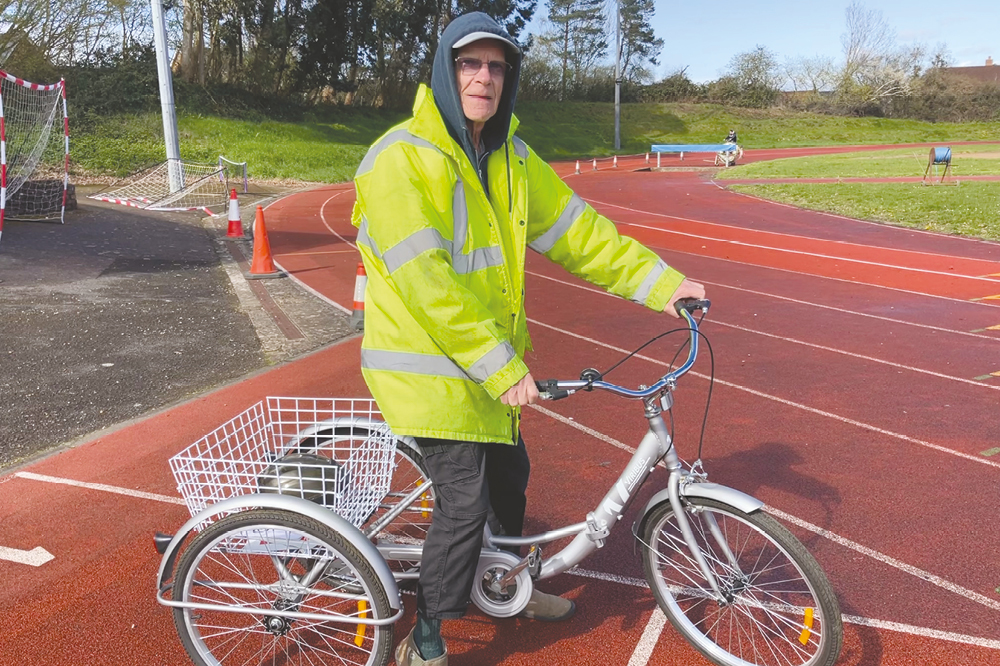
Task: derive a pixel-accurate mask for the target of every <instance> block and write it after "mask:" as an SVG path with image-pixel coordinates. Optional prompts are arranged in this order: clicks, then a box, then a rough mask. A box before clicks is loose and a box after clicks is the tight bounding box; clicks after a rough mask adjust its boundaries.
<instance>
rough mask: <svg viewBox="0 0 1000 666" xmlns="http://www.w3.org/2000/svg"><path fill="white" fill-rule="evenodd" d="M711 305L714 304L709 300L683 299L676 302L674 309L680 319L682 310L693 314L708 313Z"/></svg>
mask: <svg viewBox="0 0 1000 666" xmlns="http://www.w3.org/2000/svg"><path fill="white" fill-rule="evenodd" d="M711 305H712V302H711V301H710V300H708V299H707V298H682V299H680V300H678V301H675V302H674V309H675V310H676V311H677V316H678V317H679V316H680V314H681V311H682V310H687V311H688V312H689V313H692V314H693V313H694V311H695V310H703V311H705V312H708V308H709V307H711Z"/></svg>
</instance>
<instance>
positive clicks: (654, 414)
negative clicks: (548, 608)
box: [366, 313, 764, 604]
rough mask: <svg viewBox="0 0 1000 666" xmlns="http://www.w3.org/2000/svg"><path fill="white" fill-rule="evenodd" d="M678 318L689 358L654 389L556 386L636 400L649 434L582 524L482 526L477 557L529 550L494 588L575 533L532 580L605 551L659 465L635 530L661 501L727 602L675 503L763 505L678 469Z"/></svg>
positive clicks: (714, 528)
mask: <svg viewBox="0 0 1000 666" xmlns="http://www.w3.org/2000/svg"><path fill="white" fill-rule="evenodd" d="M684 316H685V319H687V321H688V324H689V325H690V326H691V329H690V330H691V331H692V335H691V350H690V352H689V355H688V359H687V361H685V363H684V364H683V365H682V366H681V367H680V368H678V369H677V370H675V371H673V372H671V373H669V374H668V375H666V376H665V377H663V378H661V379H660V381H658V382H657V383H656V384H654V385H653V386H650V387H648V388H646V387H643V388H642V389H640V390H638V391H633V390H629V389H625V388H623V387H620V386H616V385H614V384H609V383H607V382H603V381H588V380H578V381H566V382H563V381H560V382H558V389H560V390H565V391H569V392H570V393H572V392H575V391H578V390H581V389H582V390H593V389H595V388H597V389H604V390H607V391H610V392H612V393H616V394H618V395H621V396H624V397H629V398H641V399H642V400H643V404H644V406H645V417H646V419H647V420H648V421H649V431H648V432H647V433H646V435H645V436H644V437H643V438H642V441H641V442H639V446H638V447H637V448H636V450H635V453H634V454H633V455H632V458H631V459H630V460H629V462H628V464H627V465H626V466H625V469H624V471H623V472H622V473H621V475H620V476H619V477H618V480H617V481H616V482H615V483H614V485H612V487H611V489H610V490H609V491H608V492H607V494H606V495H605V496H604V498H603V499H602V500H601V502H600V503H599V504H598V505H597V507H596V508H595V509H594V510H593V511H591V512H590V513H588V514H587V519H586V520H585V521H584V522H581V523H576V524H574V525H568V526H566V527H562V528H559V529H556V530H550V531H548V532H543V533H542V534H536V535H531V536H520V537H509V536H498V535H493V534H492V533H491V532H490V529H489V526H488V525H487V527H486V529H485V535H484V539H483V546H484V548H483V552H484V553H485V552H491V551H496V550H498V549H499V548H500V547H501V546H532V551H531V553H530V554H529V555H528V557H525V558H524V559H522V560H521V562H519V563H518V565H517V566H515V567H514V568H513V569H512V570H511V571H510V572H508V574H507V575H506V576H504V579H503V580H502V581H501V582H500V585H501V586H503V585H506V583H507V582H509V580H511V579H513V578H514V576H516V575H517V574H518V573H520V572H521V571H522V570H523V569H524V568H525V567H527V566H531V562H530V560H531V558H532V557H533V556H534V553H535V552H536V551H535V548H534V547H535V546H538V545H540V544H543V543H549V542H552V541H557V540H559V539H563V538H566V537H569V536H573V535H575V538H574V539H573V540H572V541H571V542H570V543H569V544H567V545H566V546H565V547H564V548H562V549H561V550H560V551H559V552H558V553H556V554H555V555H553V556H551V557H547V558H545V559H543V560H542V561H541V562H540V563H537V564H535V570H534V572H533V573H532V578H534V579H539V580H540V579H545V578H551V577H552V576H555V575H558V574H560V573H562V572H564V571H566V570H567V569H569V568H571V567H574V566H576V565H577V564H579V563H580V562H582V561H583V560H584V559H585V558H586V557H587V556H588V555H590V554H591V553H592V552H594V551H595V550H596V549H598V548H600V547H602V546H603V545H604V539H606V538H607V536H608V534H609V533H610V531H611V529H612V528H613V527H614V526H615V524H616V523H618V521H620V520H621V518H622V516H623V515H624V512H625V509H626V508H627V507H628V505H629V503H630V501H631V500H632V499H633V498H634V497H635V494H636V491H637V490H638V488H639V486H641V485H642V484H643V482H644V481H645V480H646V479H647V478H648V477H649V475H650V473H652V471H653V470H654V469H655V468H656V465H657V464H659V463H660V461H661V460H662V462H663V464H664V465H665V467H666V468H667V470H668V471H669V472H670V476H669V478H668V480H667V487H666V488H665V489H663V490H661V491H660V492H658V493H656V494H655V495H654V496H653V497H652V498H651V499H650V501H649V502H648V503H647V504H646V507H645V508H644V510H643V511H642V512H641V513H640V517H639V519H638V521H637V524H641V523H642V521H643V519H644V517H645V515H646V514H648V513H649V512H650V511H651V510H652V509H653V508H654V507H656V506H658V505H660V504H662V503H663V502H669V503H670V506H671V508H672V509H673V513H674V516H675V518H676V520H677V525H678V527H679V528H680V530H681V534H682V536H683V538H684V541H685V543H686V544H687V546H688V549H689V550H690V552H691V556H692V557H693V558H694V561H695V563H696V564H697V565H698V568H699V570H700V571H701V573H702V575H703V576H704V577H705V580H706V582H707V583H708V585H709V587H710V588H711V589H712V591H713V592H714V594H715V597H716V599H717V600H718V601H719V603H722V604H725V603H727V602H726V599H725V597H724V595H723V594H722V592H721V591H720V589H719V585H718V581H717V580H716V577H715V575H714V574H713V572H712V569H711V568H710V567H709V565H708V562H707V561H706V560H705V556H704V554H703V553H702V550H701V548H700V547H699V546H698V543H697V541H696V540H695V536H694V533H693V531H692V529H691V524H690V522H689V520H688V517H687V513H686V511H685V509H684V505H683V503H682V501H681V500H682V498H684V497H687V496H691V497H701V498H707V499H715V500H718V501H720V502H723V503H726V504H729V505H732V506H735V507H737V508H738V509H740V510H742V511H744V512H745V513H751V512H753V511H757V510H759V509H761V508H762V507H763V506H764V504H763V502H761V501H760V500H758V499H756V498H754V497H751V496H749V495H747V494H745V493H742V492H740V491H738V490H735V489H733V488H728V487H726V486H721V485H718V484H714V483H707V482H705V479H706V478H707V476H706V475H705V474H703V473H701V474H695V473H693V472H691V471H689V470H687V469H685V467H684V465H683V464H682V463H681V461H680V458H679V457H678V455H677V451H676V449H675V448H674V446H673V442H672V440H671V437H670V432H669V430H668V429H667V425H666V423H664V420H663V410H664V409H669V408H670V406H671V405H672V403H673V396H672V391H673V388H674V386H675V385H676V380H677V378H678V377H680V376H681V375H683V374H684V373H686V372H687V371H688V370H689V369H690V368H691V366H692V365H693V364H694V359H695V357H696V356H697V353H698V336H697V324H695V322H694V320H693V319H692V318H691V317H690V315H689V314H688V313H684ZM427 489H428V484H423V485H421V486H420V487H419V488H417V489H415V490H414V491H413V492H412V493H410V495H409V496H407V497H406V498H404V500H403V501H401V502H399V503H398V504H397V506H396V507H394V508H393V510H392V511H390V512H389V513H387V514H386V515H385V516H383V517H382V519H381V520H380V521H379V524H378V525H376V526H373V529H370V530H369V531H368V532H366V534H367V535H368V536H371V535H372V534H374V533H377V532H378V531H379V530H380V529H381V528H382V527H383V526H384V525H387V524H388V523H389V522H391V521H392V520H393V518H395V516H397V515H399V514H400V513H402V512H403V511H404V510H405V509H406V507H407V506H408V505H409V504H410V503H411V502H413V501H415V500H416V498H417V497H419V496H420V495H421V494H422V493H425V492H427ZM703 520H704V521H705V523H706V524H707V525H708V528H709V532H710V533H711V534H712V536H713V538H714V540H715V541H716V543H717V545H718V546H719V552H720V553H722V554H723V556H724V557H725V558H726V559H727V560H728V561H729V564H730V565H731V566H732V567H733V568H738V566H737V562H736V557H735V556H734V555H733V553H732V552H731V550H730V549H729V546H728V544H727V542H726V540H725V538H724V536H723V534H722V532H721V530H720V529H719V526H718V524H717V523H716V521H715V518H714V516H712V515H711V514H710V513H707V514H705V515H704V516H703ZM378 549H379V552H380V553H381V554H382V556H383V557H384V558H385V559H387V560H405V561H409V562H416V561H419V560H420V555H421V546H420V545H408V544H392V543H389V544H386V543H380V544H378ZM395 575H396V577H397V578H398V579H402V578H415V577H417V576H418V574H417V573H415V572H410V573H402V574H401V573H396V574H395Z"/></svg>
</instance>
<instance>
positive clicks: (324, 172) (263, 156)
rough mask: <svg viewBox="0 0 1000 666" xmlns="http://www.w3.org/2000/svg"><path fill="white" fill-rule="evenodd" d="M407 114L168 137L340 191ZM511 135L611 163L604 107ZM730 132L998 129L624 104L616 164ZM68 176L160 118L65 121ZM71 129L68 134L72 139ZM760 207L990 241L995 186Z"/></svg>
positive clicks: (916, 165) (806, 137) (751, 138)
mask: <svg viewBox="0 0 1000 666" xmlns="http://www.w3.org/2000/svg"><path fill="white" fill-rule="evenodd" d="M408 115H409V114H408V113H406V112H402V111H399V112H386V111H376V110H371V109H350V108H348V109H342V108H335V109H326V110H323V111H318V112H317V113H316V114H315V115H313V116H308V117H306V118H304V119H303V120H301V121H299V122H278V121H251V120H242V119H234V118H222V117H217V116H205V115H196V114H185V113H181V114H180V115H179V117H178V129H179V132H180V140H181V155H182V156H183V157H184V159H186V160H190V161H195V162H204V163H210V164H214V163H215V162H216V161H217V159H218V157H219V155H224V156H225V157H227V158H229V159H231V160H235V161H246V162H248V163H249V172H250V176H251V178H252V179H255V180H258V181H260V180H264V181H266V180H285V181H308V182H325V183H333V182H343V181H347V180H350V179H351V177H352V176H353V175H354V172H355V170H356V169H357V167H358V164H360V162H361V159H362V158H363V157H364V155H365V152H366V151H367V150H368V147H369V146H370V145H371V144H372V142H374V141H375V139H377V138H378V137H379V136H380V135H381V134H382V133H383V132H385V131H386V130H387V129H388V128H389V127H391V126H392V125H394V124H396V123H398V122H400V121H402V120H404V119H405V118H406V117H407V116H408ZM518 117H519V119H520V121H521V127H520V129H519V130H518V134H519V135H520V136H521V137H522V138H523V139H524V140H525V141H526V142H527V143H528V144H529V145H531V146H532V148H534V149H535V151H536V152H537V153H538V154H539V155H540V156H541V157H542V158H544V159H547V160H557V159H573V158H579V159H586V158H588V157H592V156H606V155H611V154H613V153H614V152H615V151H614V150H613V148H612V146H613V145H614V105H613V104H610V103H592V104H588V103H576V102H574V103H549V102H534V103H532V102H527V103H520V104H519V105H518ZM730 128H736V130H737V131H738V132H739V134H740V137H741V143H742V144H743V145H744V146H745V147H746V148H748V149H753V148H772V147H791V146H819V145H836V144H892V143H919V142H933V143H936V144H940V145H948V142H958V141H985V140H990V139H995V138H996V137H997V136H1000V123H965V124H957V123H934V124H931V123H923V122H918V121H911V120H887V119H881V118H840V117H835V116H822V115H816V114H810V113H793V112H788V111H782V110H773V109H772V110H752V109H735V108H725V107H721V106H717V105H685V104H623V105H622V107H621V140H622V149H621V150H620V151H618V152H619V153H620V154H628V153H643V152H646V151H647V150H648V149H649V146H650V144H653V143H706V142H713V143H714V142H717V141H719V140H721V139H722V138H723V137H725V135H726V132H727V131H728V130H729V129H730ZM70 129H71V132H72V135H71V139H70V140H71V148H72V170H73V178H74V180H76V181H77V182H81V181H85V180H86V178H87V177H88V176H101V177H104V178H107V177H108V176H115V177H121V176H125V175H127V174H129V173H131V172H134V171H136V170H138V169H140V168H144V167H148V166H152V165H153V164H157V163H159V162H161V161H163V159H164V158H165V154H164V147H163V125H162V120H161V117H160V114H159V113H153V112H151V113H144V114H137V115H116V116H110V117H99V118H98V117H93V116H90V117H85V118H82V119H81V122H80V123H78V124H77V125H76V126H74V125H73V117H72V114H71V118H70ZM74 129H75V131H74ZM952 154H953V163H952V164H953V167H952V168H953V171H954V172H955V174H956V176H957V177H958V178H959V179H960V178H961V176H963V175H973V174H998V173H1000V144H997V145H982V146H974V147H966V146H961V147H956V146H952ZM926 166H927V151H926V150H924V149H920V150H914V149H895V150H887V151H879V152H876V153H872V152H866V153H853V154H842V155H827V156H821V157H810V158H794V159H787V160H777V161H774V162H766V163H760V164H749V165H744V166H739V167H737V168H734V169H728V170H726V171H725V172H724V173H723V174H720V177H722V178H726V177H729V178H768V177H774V178H778V177H808V176H812V177H847V176H906V175H909V176H913V175H917V176H921V175H923V173H924V169H925V168H926ZM734 189H738V190H739V191H742V192H747V193H750V194H754V195H757V196H761V197H764V198H769V199H775V200H778V201H784V202H787V203H791V204H794V205H797V206H802V207H804V208H813V209H816V210H825V211H830V212H834V213H839V214H842V215H848V216H851V217H860V218H865V219H871V220H878V221H884V222H890V223H893V224H903V225H910V226H915V227H919V228H921V229H935V230H938V231H944V232H948V233H961V234H967V235H971V236H979V237H982V238H990V239H994V240H1000V228H998V226H1000V223H998V221H997V218H998V217H1000V183H972V182H963V183H962V184H961V186H959V187H943V186H941V187H920V186H913V185H903V184H894V185H876V184H838V185H805V184H802V185H777V184H775V185H753V186H750V185H740V186H734Z"/></svg>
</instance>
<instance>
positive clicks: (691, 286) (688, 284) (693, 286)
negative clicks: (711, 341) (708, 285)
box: [663, 278, 705, 318]
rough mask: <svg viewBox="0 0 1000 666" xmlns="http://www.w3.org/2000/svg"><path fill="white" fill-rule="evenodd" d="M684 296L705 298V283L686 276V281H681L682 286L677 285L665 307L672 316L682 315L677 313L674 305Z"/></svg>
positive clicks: (664, 309) (698, 298)
mask: <svg viewBox="0 0 1000 666" xmlns="http://www.w3.org/2000/svg"><path fill="white" fill-rule="evenodd" d="M684 298H694V299H697V300H701V299H703V298H705V287H704V285H701V284H698V283H697V282H693V281H691V280H688V279H687V278H685V279H684V281H683V282H681V284H680V286H679V287H677V291H675V292H674V294H673V296H671V297H670V300H669V301H667V307H665V308H663V311H664V312H666V313H667V314H668V315H670V316H671V317H677V318H680V315H679V314H677V309H676V308H675V307H674V306H675V304H676V303H677V301H679V300H681V299H684Z"/></svg>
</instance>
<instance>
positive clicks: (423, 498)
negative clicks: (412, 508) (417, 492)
mask: <svg viewBox="0 0 1000 666" xmlns="http://www.w3.org/2000/svg"><path fill="white" fill-rule="evenodd" d="M422 485H424V480H423V479H418V480H417V486H422ZM420 508H421V509H426V508H428V505H427V493H424V494H423V495H421V496H420ZM428 515H429V514H428V512H427V511H421V512H420V517H421V518H426V517H427V516H428Z"/></svg>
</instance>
